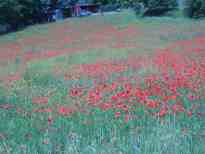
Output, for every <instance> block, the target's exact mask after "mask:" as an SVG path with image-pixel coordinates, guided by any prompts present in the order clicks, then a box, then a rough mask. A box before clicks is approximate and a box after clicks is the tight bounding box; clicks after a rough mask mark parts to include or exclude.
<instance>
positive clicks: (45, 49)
mask: <svg viewBox="0 0 205 154" xmlns="http://www.w3.org/2000/svg"><path fill="white" fill-rule="evenodd" d="M204 29H205V21H204V20H196V21H193V20H189V19H184V18H171V17H161V18H144V19H141V18H136V17H135V15H134V14H133V13H132V12H130V11H127V10H126V11H123V12H121V13H117V14H110V15H105V16H90V17H85V18H73V19H67V20H65V21H62V22H58V23H52V24H45V25H37V26H33V27H29V28H27V29H25V30H23V31H20V32H17V33H11V34H9V35H5V36H1V37H0V117H1V118H0V153H3V154H4V153H5V154H7V153H8V154H10V153H19V154H24V153H25V154H27V153H28V154H33V153H39V154H44V153H66V154H78V153H80V154H110V153H112V154H153V153H156V154H204V153H205V148H204V144H205V131H204V128H205V119H204V118H205V104H204V103H205V32H204Z"/></svg>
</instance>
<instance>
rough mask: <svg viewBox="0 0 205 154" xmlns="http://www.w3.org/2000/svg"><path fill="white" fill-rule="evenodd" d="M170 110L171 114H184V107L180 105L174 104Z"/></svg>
mask: <svg viewBox="0 0 205 154" xmlns="http://www.w3.org/2000/svg"><path fill="white" fill-rule="evenodd" d="M171 109H172V111H173V112H184V111H185V108H184V106H183V105H181V104H174V105H172V106H171Z"/></svg>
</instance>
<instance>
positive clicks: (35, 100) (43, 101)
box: [32, 96, 49, 104]
mask: <svg viewBox="0 0 205 154" xmlns="http://www.w3.org/2000/svg"><path fill="white" fill-rule="evenodd" d="M48 99H49V98H48V97H47V96H42V97H33V98H32V102H33V103H34V104H47V103H48Z"/></svg>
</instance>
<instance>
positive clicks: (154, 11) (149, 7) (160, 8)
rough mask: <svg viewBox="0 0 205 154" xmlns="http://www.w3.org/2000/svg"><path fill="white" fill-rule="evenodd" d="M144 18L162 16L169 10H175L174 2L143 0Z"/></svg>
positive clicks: (171, 0)
mask: <svg viewBox="0 0 205 154" xmlns="http://www.w3.org/2000/svg"><path fill="white" fill-rule="evenodd" d="M143 3H144V5H145V8H146V10H145V12H144V15H145V16H155V15H156V16H157V15H163V14H165V13H167V12H168V11H170V10H173V9H175V8H177V2H176V0H144V1H143Z"/></svg>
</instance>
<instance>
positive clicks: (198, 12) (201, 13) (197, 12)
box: [184, 0, 205, 18]
mask: <svg viewBox="0 0 205 154" xmlns="http://www.w3.org/2000/svg"><path fill="white" fill-rule="evenodd" d="M184 12H185V15H186V16H188V17H191V18H200V17H205V1H204V0H186V4H185V10H184Z"/></svg>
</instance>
